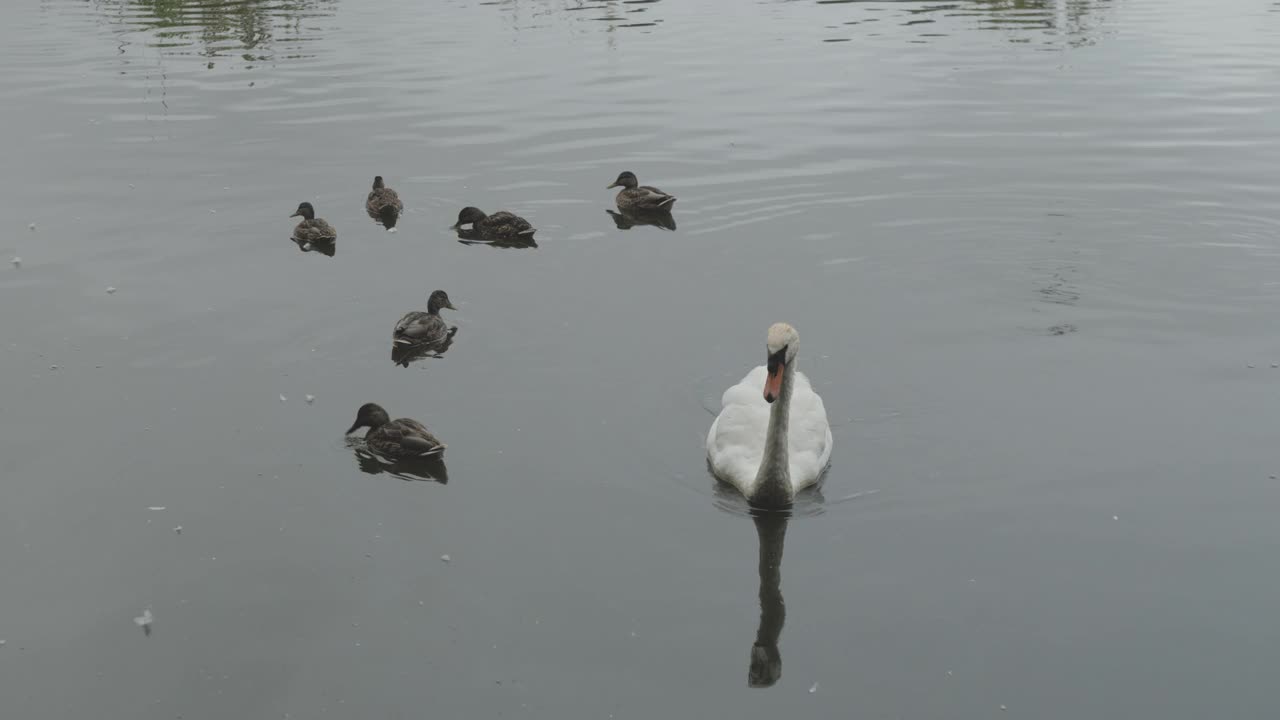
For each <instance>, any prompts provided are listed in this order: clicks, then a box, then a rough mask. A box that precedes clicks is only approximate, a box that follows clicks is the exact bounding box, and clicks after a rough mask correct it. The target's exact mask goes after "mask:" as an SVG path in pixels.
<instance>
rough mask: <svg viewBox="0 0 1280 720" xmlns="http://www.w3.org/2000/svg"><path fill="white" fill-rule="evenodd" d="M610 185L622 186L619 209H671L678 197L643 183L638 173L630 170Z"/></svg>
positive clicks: (618, 200) (618, 199)
mask: <svg viewBox="0 0 1280 720" xmlns="http://www.w3.org/2000/svg"><path fill="white" fill-rule="evenodd" d="M609 187H611V188H614V187H621V188H622V190H621V191H620V192H619V193H618V197H617V203H618V209H619V210H622V211H623V212H627V211H654V210H670V209H671V206H672V205H674V204H675V202H676V197H675V196H674V195H671V194H668V193H665V192H663V191H661V190H659V189H658V188H656V187H653V186H652V185H641V184H640V181H639V180H638V179H636V174H635V173H633V172H630V171H626V172H623V173H622V174H620V175H618V179H617V180H614V181H613V184H612V185H610V186H609Z"/></svg>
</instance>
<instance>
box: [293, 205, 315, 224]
mask: <svg viewBox="0 0 1280 720" xmlns="http://www.w3.org/2000/svg"><path fill="white" fill-rule="evenodd" d="M299 216H301V217H302V218H303V219H304V220H315V219H316V209H315V208H313V207H311V203H309V202H304V203H298V209H297V210H294V211H293V214H292V215H290V216H289V217H299Z"/></svg>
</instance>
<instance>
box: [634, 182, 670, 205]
mask: <svg viewBox="0 0 1280 720" xmlns="http://www.w3.org/2000/svg"><path fill="white" fill-rule="evenodd" d="M636 193H637V194H636V196H635V197H636V204H638V205H642V206H644V207H652V208H659V207H667V206H669V205H671V204H672V203H674V202H675V201H676V197H675V196H674V195H671V194H668V193H665V192H662V191H661V190H659V189H658V188H656V187H653V186H652V185H641V186H640V187H638V188H636Z"/></svg>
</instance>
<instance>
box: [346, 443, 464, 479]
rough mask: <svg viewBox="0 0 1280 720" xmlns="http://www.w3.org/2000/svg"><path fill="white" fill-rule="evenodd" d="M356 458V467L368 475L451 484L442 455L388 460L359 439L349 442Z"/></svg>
mask: <svg viewBox="0 0 1280 720" xmlns="http://www.w3.org/2000/svg"><path fill="white" fill-rule="evenodd" d="M347 445H348V446H350V447H351V450H352V452H353V453H354V454H355V456H356V465H357V466H358V467H359V468H360V472H362V473H365V474H366V475H382V474H384V473H385V474H387V475H391V476H392V477H398V478H400V479H401V480H406V481H410V482H437V483H440V484H441V485H447V484H449V469H448V468H447V467H445V464H444V456H443V455H442V454H437V455H428V456H427V457H420V458H408V459H402V460H388V459H385V458H382V457H379V456H378V455H375V454H373V453H372V452H370V451H369V448H368V447H366V446H365V444H364V442H363V441H362V440H360V439H357V438H351V439H348V440H347Z"/></svg>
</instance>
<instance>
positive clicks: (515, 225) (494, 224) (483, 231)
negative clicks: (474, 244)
mask: <svg viewBox="0 0 1280 720" xmlns="http://www.w3.org/2000/svg"><path fill="white" fill-rule="evenodd" d="M468 223H470V224H471V229H472V232H471V235H472V236H473V237H478V238H479V239H481V240H517V239H519V240H532V239H533V234H534V233H535V232H537V230H536V229H535V228H534V227H533V225H531V224H529V221H528V220H525V219H524V218H522V217H520V216H519V215H516V214H514V213H509V212H507V211H506V210H500V211H498V212H496V213H494V214H492V215H486V214H485V213H484V212H483V211H481V210H480V209H479V208H474V207H466V208H463V209H462V211H461V212H459V213H458V223H457V224H456V225H454V226H453V227H454V228H455V229H458V228H461V227H462V226H463V225H466V224H468Z"/></svg>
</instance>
